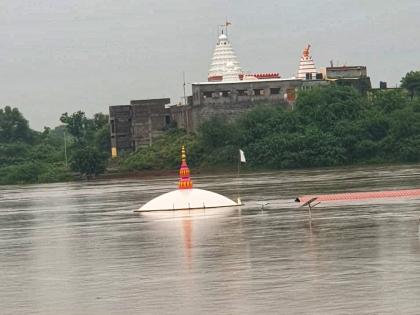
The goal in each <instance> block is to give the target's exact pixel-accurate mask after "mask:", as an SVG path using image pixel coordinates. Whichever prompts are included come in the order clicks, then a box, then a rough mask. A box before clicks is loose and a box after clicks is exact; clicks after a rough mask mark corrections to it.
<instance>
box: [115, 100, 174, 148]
mask: <svg viewBox="0 0 420 315" xmlns="http://www.w3.org/2000/svg"><path fill="white" fill-rule="evenodd" d="M169 103H170V99H169V98H160V99H148V100H134V101H131V102H130V105H116V106H110V107H109V120H110V125H111V147H112V156H117V155H119V154H121V153H123V152H124V151H135V150H136V149H137V148H140V147H142V146H148V145H151V144H152V142H153V139H155V138H156V137H158V136H160V135H161V134H162V133H163V132H164V130H165V129H166V128H167V126H168V125H169V123H170V114H169V113H168V111H167V109H166V106H167V105H168V104H169Z"/></svg>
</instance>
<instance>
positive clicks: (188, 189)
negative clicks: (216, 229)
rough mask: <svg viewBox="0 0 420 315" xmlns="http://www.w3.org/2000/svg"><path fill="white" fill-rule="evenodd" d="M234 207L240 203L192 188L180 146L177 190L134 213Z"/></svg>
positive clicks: (148, 203) (184, 153) (183, 151)
mask: <svg viewBox="0 0 420 315" xmlns="http://www.w3.org/2000/svg"><path fill="white" fill-rule="evenodd" d="M235 206H240V203H236V202H234V201H232V200H230V199H229V198H226V197H225V196H222V195H219V194H216V193H214V192H211V191H208V190H203V189H197V188H193V184H192V181H191V178H190V169H189V167H188V164H187V155H186V152H185V147H184V146H182V149H181V167H180V169H179V181H178V189H176V190H173V191H171V192H168V193H165V194H163V195H160V196H158V197H156V198H154V199H152V200H150V201H149V202H147V203H146V204H144V205H143V206H142V207H141V208H140V209H138V210H136V212H151V211H170V210H193V209H208V208H222V207H235Z"/></svg>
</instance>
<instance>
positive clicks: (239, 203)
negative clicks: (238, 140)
mask: <svg viewBox="0 0 420 315" xmlns="http://www.w3.org/2000/svg"><path fill="white" fill-rule="evenodd" d="M238 153H239V159H238V184H237V187H236V188H237V193H238V198H237V203H238V205H241V204H242V201H241V196H240V194H239V187H240V180H241V179H240V173H241V151H240V150H239V152H238Z"/></svg>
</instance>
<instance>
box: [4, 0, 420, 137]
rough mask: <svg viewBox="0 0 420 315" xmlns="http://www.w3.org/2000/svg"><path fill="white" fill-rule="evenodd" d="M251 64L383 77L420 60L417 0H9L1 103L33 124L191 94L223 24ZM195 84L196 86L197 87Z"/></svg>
mask: <svg viewBox="0 0 420 315" xmlns="http://www.w3.org/2000/svg"><path fill="white" fill-rule="evenodd" d="M226 17H227V18H228V20H229V21H230V22H231V23H232V26H231V28H230V31H229V35H230V36H229V37H230V40H231V42H232V45H233V47H234V49H235V51H236V54H237V55H238V58H239V61H240V64H241V67H242V68H243V69H244V70H245V71H249V72H280V74H281V75H282V76H283V77H291V76H294V75H295V73H296V72H297V67H298V63H299V58H300V54H301V51H302V48H303V47H304V46H305V45H306V44H307V43H310V44H311V45H312V56H313V57H314V60H315V63H316V65H317V67H322V66H326V65H328V64H329V61H330V60H334V61H335V62H336V63H340V64H347V65H366V66H367V67H368V73H369V75H370V76H371V79H372V83H373V85H374V86H378V84H379V81H380V80H383V81H387V82H388V85H394V86H395V84H397V83H398V82H399V80H400V78H401V77H402V76H403V75H404V74H405V73H406V72H408V71H409V70H415V69H417V70H419V69H420V0H400V1H390V0H312V1H309V0H293V1H289V0H288V1H284V0H259V1H256V0H252V1H248V0H229V1H218V0H214V1H211V0H195V1H194V0H190V1H187V0H159V1H157V0H120V1H115V0H0V37H1V40H0V73H1V75H0V106H1V107H3V106H5V105H10V106H13V107H18V108H19V109H20V110H21V111H22V112H23V113H24V115H25V117H26V118H27V119H28V120H29V121H30V125H31V127H32V128H35V129H42V127H43V126H51V127H54V126H56V125H58V124H59V120H58V119H59V117H60V115H61V113H63V112H69V113H71V112H74V111H77V110H80V109H81V110H83V111H85V112H87V113H88V114H89V115H91V114H93V113H95V112H105V113H107V112H108V106H109V105H116V104H128V103H129V101H130V100H131V99H143V98H159V97H170V98H171V101H172V102H173V103H176V102H178V101H179V100H180V97H181V96H182V72H183V71H185V73H186V80H187V82H197V81H205V80H206V79H207V71H208V68H209V64H210V59H211V56H212V52H213V49H214V46H215V43H216V40H217V34H216V33H217V25H218V24H223V22H224V21H225V19H226ZM187 87H188V90H187V92H188V94H189V93H190V90H191V88H190V86H187Z"/></svg>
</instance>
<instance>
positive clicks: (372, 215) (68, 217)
mask: <svg viewBox="0 0 420 315" xmlns="http://www.w3.org/2000/svg"><path fill="white" fill-rule="evenodd" d="M175 176H176V175H174V177H171V178H158V179H155V180H141V179H139V180H112V181H97V182H86V183H63V184H46V185H29V186H4V187H1V188H0V268H1V269H0V309H1V312H0V313H1V314H134V313H135V314H200V313H212V314H216V313H217V314H258V313H260V314H261V313H266V314H350V313H353V314H419V313H420V302H419V300H420V299H419V297H420V239H419V225H418V219H419V216H420V200H419V199H408V200H376V201H375V200H372V201H369V202H359V203H345V204H321V205H320V206H319V207H317V208H315V210H314V211H313V221H312V224H309V222H308V214H307V210H306V209H298V208H297V204H296V203H294V201H293V200H294V198H295V197H296V196H298V195H302V194H317V193H333V192H341V191H365V190H385V189H407V188H414V187H417V188H418V187H420V183H419V179H420V166H391V167H389V166H388V167H376V168H373V167H368V168H350V169H349V168H344V169H340V170H337V169H322V170H310V171H305V170H304V171H284V172H267V173H253V174H246V175H243V176H242V177H241V179H240V180H238V179H237V178H236V177H235V175H232V176H229V175H227V176H224V177H222V176H195V177H193V180H194V183H195V187H197V188H203V189H209V190H212V191H215V192H219V193H222V194H224V195H226V196H228V197H231V198H236V196H237V191H238V189H237V187H239V191H240V194H241V198H242V201H243V202H245V203H246V204H245V206H243V207H242V208H241V210H238V211H233V212H228V213H226V214H220V213H219V214H212V213H211V212H210V211H208V212H206V213H205V214H203V215H199V216H195V217H171V216H169V217H168V216H167V217H144V216H142V215H141V214H137V213H134V212H133V210H135V209H137V208H139V207H140V205H142V204H143V203H145V202H147V201H148V200H150V199H151V198H153V197H155V196H157V195H159V194H161V193H164V192H167V191H169V190H172V189H173V188H174V187H176V177H175ZM262 205H264V207H263V206H262Z"/></svg>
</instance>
